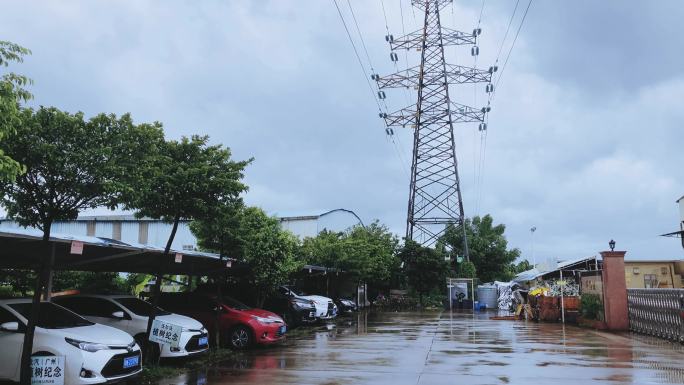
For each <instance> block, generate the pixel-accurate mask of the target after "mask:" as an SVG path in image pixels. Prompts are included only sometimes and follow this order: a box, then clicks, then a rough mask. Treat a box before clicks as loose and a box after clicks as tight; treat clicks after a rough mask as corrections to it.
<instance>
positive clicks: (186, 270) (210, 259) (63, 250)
mask: <svg viewBox="0 0 684 385" xmlns="http://www.w3.org/2000/svg"><path fill="white" fill-rule="evenodd" d="M42 238H43V233H42V232H41V231H39V230H35V229H1V230H0V268H3V269H32V270H35V269H37V268H38V267H39V265H40V257H41V255H44V253H46V252H47V250H46V248H45V244H44V243H43V240H42ZM50 244H51V246H52V247H54V249H55V259H54V264H53V269H54V270H72V271H93V272H125V273H148V274H158V273H161V274H182V275H211V274H215V273H218V272H220V271H224V270H226V269H227V268H228V267H227V266H229V265H230V263H229V259H227V258H225V257H224V258H221V256H220V255H218V254H213V253H205V252H199V251H188V250H183V251H179V250H171V251H170V252H169V255H164V250H163V249H161V248H158V247H154V246H149V245H142V244H130V243H124V242H121V241H117V240H114V239H109V238H100V237H91V236H81V235H70V234H51V236H50ZM79 251H80V254H79ZM178 254H180V257H179V256H178Z"/></svg>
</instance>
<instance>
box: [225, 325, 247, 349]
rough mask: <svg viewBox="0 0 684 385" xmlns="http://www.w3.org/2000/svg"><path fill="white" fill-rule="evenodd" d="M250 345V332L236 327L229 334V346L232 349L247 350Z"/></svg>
mask: <svg viewBox="0 0 684 385" xmlns="http://www.w3.org/2000/svg"><path fill="white" fill-rule="evenodd" d="M251 344H252V331H251V330H249V329H248V328H246V327H245V326H238V327H236V328H235V329H233V330H232V331H231V332H230V346H231V347H233V348H234V349H239V350H242V349H247V348H248V347H249V345H251Z"/></svg>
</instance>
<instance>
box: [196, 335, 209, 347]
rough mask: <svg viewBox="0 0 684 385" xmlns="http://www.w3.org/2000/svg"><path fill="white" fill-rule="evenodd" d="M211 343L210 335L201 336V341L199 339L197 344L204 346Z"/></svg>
mask: <svg viewBox="0 0 684 385" xmlns="http://www.w3.org/2000/svg"><path fill="white" fill-rule="evenodd" d="M208 344H209V337H201V338H200V339H199V341H197V345H199V346H204V345H208Z"/></svg>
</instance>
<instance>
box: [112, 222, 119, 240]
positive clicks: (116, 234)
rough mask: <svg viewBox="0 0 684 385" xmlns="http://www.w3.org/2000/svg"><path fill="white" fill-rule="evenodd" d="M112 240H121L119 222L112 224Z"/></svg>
mask: <svg viewBox="0 0 684 385" xmlns="http://www.w3.org/2000/svg"><path fill="white" fill-rule="evenodd" d="M112 239H116V240H117V241H120V240H121V222H114V223H112Z"/></svg>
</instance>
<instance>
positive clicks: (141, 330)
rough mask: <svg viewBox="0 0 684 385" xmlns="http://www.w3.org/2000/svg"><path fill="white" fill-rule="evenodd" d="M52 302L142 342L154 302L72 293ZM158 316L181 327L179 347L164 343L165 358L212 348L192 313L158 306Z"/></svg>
mask: <svg viewBox="0 0 684 385" xmlns="http://www.w3.org/2000/svg"><path fill="white" fill-rule="evenodd" d="M52 301H53V302H55V303H57V304H60V305H61V306H64V307H65V308H67V309H69V310H71V311H73V312H75V313H77V314H79V315H81V316H83V317H85V318H86V319H87V320H89V321H92V322H97V323H99V324H103V325H107V326H111V327H114V328H117V329H120V330H123V331H125V332H126V333H128V334H130V335H132V336H133V337H134V338H135V340H136V342H137V343H138V344H139V345H140V344H143V343H145V342H146V340H145V335H146V333H147V320H148V318H149V317H148V316H149V314H150V308H151V306H152V304H150V303H149V302H145V301H143V300H141V299H139V298H136V297H133V296H130V295H95V294H92V295H91V294H82V295H69V296H63V297H62V296H60V297H54V298H53V299H52ZM155 318H156V319H158V320H160V321H163V322H166V323H170V324H174V325H178V326H180V327H182V332H181V335H180V338H179V345H178V347H171V346H169V345H161V346H160V347H159V349H160V351H158V352H157V353H161V357H162V358H174V357H187V356H190V355H194V354H198V353H203V352H206V351H207V350H208V349H209V337H208V333H207V329H205V328H204V327H203V326H202V324H201V323H200V322H199V321H197V320H194V319H192V318H190V317H186V316H183V315H180V314H174V313H169V312H167V311H164V310H162V309H159V308H157V311H156V314H155Z"/></svg>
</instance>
